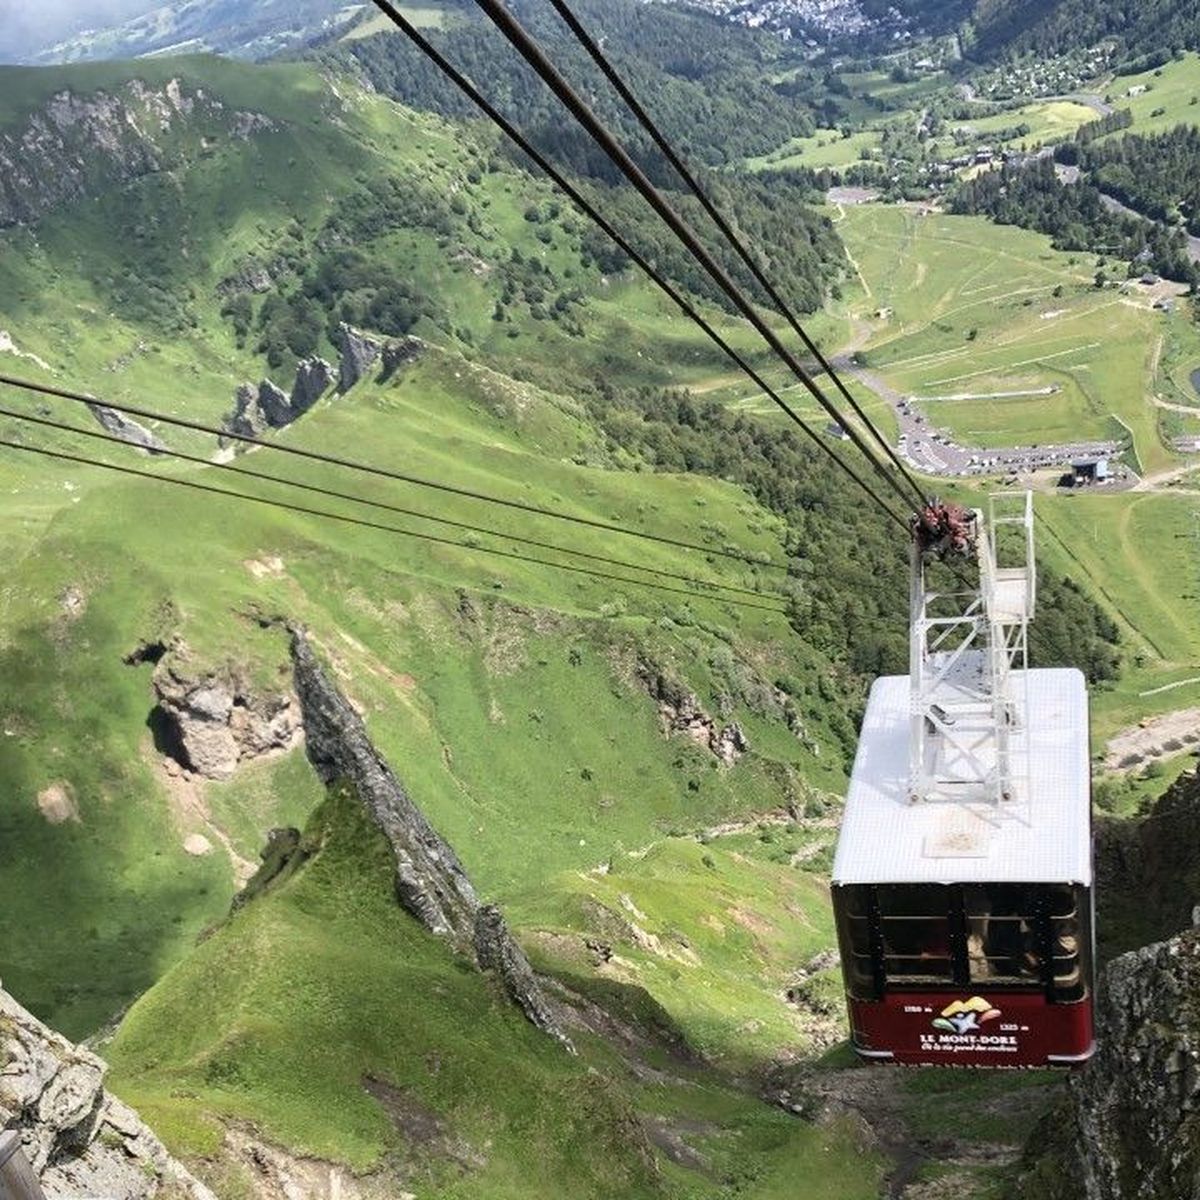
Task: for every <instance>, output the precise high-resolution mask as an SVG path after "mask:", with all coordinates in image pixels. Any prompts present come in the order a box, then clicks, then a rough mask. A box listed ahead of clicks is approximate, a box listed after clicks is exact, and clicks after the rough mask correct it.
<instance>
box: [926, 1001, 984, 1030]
mask: <svg viewBox="0 0 1200 1200" xmlns="http://www.w3.org/2000/svg"><path fill="white" fill-rule="evenodd" d="M999 1015H1000V1010H999V1009H998V1008H993V1007H992V1005H991V1003H990V1002H989V1001H987V1000H985V999H984V998H983V997H982V996H972V997H971V999H970V1000H955V1001H954V1003H953V1004H947V1005H946V1007H945V1008H943V1009H942V1011H941V1015H940V1016H936V1017H934V1018H933V1027H934V1029H944V1030H946V1032H947V1033H978V1032H979V1030H980V1029H981V1028H982V1027H983V1025H985V1024H986V1023H987V1022H988V1021H994V1020H995V1019H996V1018H997V1017H998V1016H999Z"/></svg>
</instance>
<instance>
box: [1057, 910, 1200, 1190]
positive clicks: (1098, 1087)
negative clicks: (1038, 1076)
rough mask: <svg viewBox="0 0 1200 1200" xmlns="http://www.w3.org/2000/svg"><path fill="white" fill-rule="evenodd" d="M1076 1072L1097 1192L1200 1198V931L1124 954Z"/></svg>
mask: <svg viewBox="0 0 1200 1200" xmlns="http://www.w3.org/2000/svg"><path fill="white" fill-rule="evenodd" d="M1097 1017H1098V1027H1099V1031H1100V1036H1099V1048H1098V1050H1097V1053H1096V1056H1095V1057H1094V1058H1093V1059H1092V1061H1091V1063H1089V1064H1088V1066H1087V1068H1086V1069H1085V1070H1084V1071H1083V1072H1081V1073H1080V1074H1079V1075H1077V1076H1073V1077H1072V1079H1071V1081H1070V1090H1071V1098H1072V1102H1073V1103H1072V1113H1073V1119H1074V1122H1075V1125H1076V1130H1075V1135H1076V1136H1075V1137H1074V1138H1073V1139H1072V1140H1073V1141H1074V1143H1075V1145H1076V1146H1077V1148H1078V1153H1079V1155H1080V1159H1081V1163H1082V1176H1083V1185H1084V1192H1085V1195H1086V1196H1087V1200H1166V1198H1167V1197H1170V1198H1171V1200H1200V933H1196V932H1188V933H1184V934H1180V935H1179V936H1178V937H1174V938H1171V939H1170V940H1169V941H1166V942H1159V943H1157V944H1155V945H1153V946H1145V947H1143V948H1142V949H1141V950H1135V951H1133V952H1131V953H1129V954H1124V955H1122V956H1121V957H1120V958H1118V959H1115V960H1114V961H1113V962H1112V963H1111V964H1110V965H1109V967H1108V970H1107V971H1106V972H1105V976H1104V980H1103V986H1102V987H1101V988H1100V996H1099V1005H1098V1011H1097Z"/></svg>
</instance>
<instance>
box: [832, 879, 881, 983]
mask: <svg viewBox="0 0 1200 1200" xmlns="http://www.w3.org/2000/svg"><path fill="white" fill-rule="evenodd" d="M833 897H834V908H835V911H836V913H837V922H838V939H839V941H840V943H841V951H842V962H843V964H844V965H845V972H844V974H845V979H846V989H847V991H848V992H849V993H850V995H851V996H853V997H854V998H855V999H857V1000H878V999H879V998H880V991H879V984H878V975H877V972H876V970H875V963H874V958H873V955H872V953H871V889H870V888H869V887H865V886H863V885H861V884H859V885H852V886H849V887H838V888H834V889H833Z"/></svg>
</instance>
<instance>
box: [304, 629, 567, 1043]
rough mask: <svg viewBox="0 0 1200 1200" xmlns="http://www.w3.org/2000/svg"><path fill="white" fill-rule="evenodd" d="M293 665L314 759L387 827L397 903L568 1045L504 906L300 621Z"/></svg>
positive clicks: (316, 766) (318, 767)
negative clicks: (491, 897)
mask: <svg viewBox="0 0 1200 1200" xmlns="http://www.w3.org/2000/svg"><path fill="white" fill-rule="evenodd" d="M292 669H293V677H294V679H295V687H296V695H297V696H298V697H299V700H300V708H301V711H302V713H303V717H304V735H305V748H306V751H307V753H308V759H309V762H311V763H312V765H313V769H314V770H315V771H316V772H317V774H318V775H319V776H320V777H321V779H322V780H324V781H325V783H326V784H332V783H334V782H339V781H340V782H346V783H349V784H350V785H351V786H352V787H353V788H354V790H355V792H356V793H357V795H358V797H359V798H360V799H361V800H362V802H363V804H364V805H365V806H366V809H367V812H368V813H369V814H370V816H371V818H372V820H373V821H374V822H375V824H376V825H378V826H379V828H380V830H382V832H383V834H384V836H385V837H386V838H387V840H388V843H389V844H390V845H391V848H392V856H393V860H394V862H395V865H396V877H395V881H396V896H397V898H398V899H399V901H400V904H401V905H402V906H403V907H404V908H405V909H406V910H407V911H408V912H409V913H411V914H412V916H414V917H415V918H416V919H417V920H418V921H420V922H421V924H422V925H424V926H425V928H426V929H428V930H430V932H432V933H435V934H437V935H439V936H441V937H446V938H449V939H451V940H452V941H453V942H454V943H455V944H456V945H457V946H458V948H459V949H460V950H462V951H464V952H468V953H470V954H471V955H472V956H473V958H474V959H475V962H476V964H477V965H478V966H479V967H480V969H481V970H484V971H495V972H496V974H497V975H498V976H499V978H500V980H501V981H502V983H503V985H504V989H505V991H506V992H507V994H508V996H509V997H510V998H511V999H512V1000H513V1002H514V1003H515V1004H516V1005H517V1006H518V1007H519V1008H520V1009H521V1011H522V1012H523V1013H524V1014H525V1016H526V1017H527V1018H528V1019H529V1020H530V1021H531V1022H532V1023H533V1024H534V1025H536V1026H537V1028H539V1029H541V1030H543V1031H544V1032H546V1033H548V1034H550V1035H551V1036H552V1037H554V1038H556V1039H557V1040H558V1041H560V1042H561V1043H562V1044H563V1045H564V1046H567V1047H571V1041H570V1039H569V1038H568V1037H567V1035H566V1034H565V1033H564V1032H563V1031H562V1028H561V1026H560V1025H559V1023H558V1021H557V1019H556V1018H555V1016H554V1012H553V1009H552V1007H551V1005H550V1004H549V1002H548V1001H547V1000H546V997H545V994H544V992H543V990H542V987H541V985H540V983H539V982H538V979H537V976H536V975H534V973H533V969H532V968H531V967H530V965H529V960H528V959H527V958H526V957H525V954H524V952H523V951H522V950H521V947H520V946H519V945H518V944H517V942H516V939H514V938H513V936H512V934H511V933H510V932H509V929H508V926H507V925H506V924H505V922H504V918H503V916H501V914H500V911H499V910H498V909H497V908H496V907H495V906H494V905H481V904H480V902H479V898H478V896H477V895H476V892H475V888H474V886H473V885H472V883H471V881H470V879H469V878H468V877H467V873H466V870H465V869H464V868H463V865H462V863H461V862H460V861H459V859H458V855H456V854H455V853H454V850H453V848H452V847H451V846H450V844H449V843H448V842H447V841H446V840H445V839H444V838H443V837H442V836H441V835H440V834H439V833H438V832H437V830H435V829H434V828H433V826H432V825H430V824H429V822H428V821H427V820H426V819H425V815H424V813H422V812H421V810H420V809H419V808H418V807H417V806H416V804H414V803H413V801H412V799H411V797H410V796H409V795H408V793H407V792H406V791H405V790H404V787H403V786H402V784H401V783H400V781H399V780H398V779H397V778H396V776H395V775H394V774H393V773H392V769H391V767H389V766H388V764H387V762H386V761H385V760H384V758H383V756H382V755H381V754H380V753H379V751H378V750H376V749H375V746H374V745H373V744H372V742H371V739H370V737H369V735H368V734H367V730H366V726H365V725H364V724H363V722H362V718H361V717H360V716H359V715H358V713H357V712H355V710H354V708H353V707H352V705H351V704H350V702H349V701H348V700H347V699H346V698H345V696H343V695H342V693H341V692H340V691H339V690H338V688H337V687H336V685H335V684H334V683H333V682H332V681H331V680H330V678H329V676H328V675H327V674H326V673H325V670H324V669H323V668H322V666H321V664H320V663H319V662H318V661H317V658H316V656H315V655H314V654H313V651H312V647H311V646H310V645H309V641H308V638H307V637H306V636H305V635H304V633H303V631H302V630H299V629H293V630H292Z"/></svg>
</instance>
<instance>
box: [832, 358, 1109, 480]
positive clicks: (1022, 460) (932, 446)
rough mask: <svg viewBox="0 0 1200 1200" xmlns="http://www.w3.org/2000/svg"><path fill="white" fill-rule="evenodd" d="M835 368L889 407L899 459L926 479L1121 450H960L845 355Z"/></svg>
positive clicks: (1075, 445) (1020, 469)
mask: <svg viewBox="0 0 1200 1200" xmlns="http://www.w3.org/2000/svg"><path fill="white" fill-rule="evenodd" d="M833 366H834V368H835V369H836V370H837V371H838V372H839V373H841V374H844V375H848V376H849V377H850V378H852V379H855V380H857V381H858V382H859V383H861V384H862V385H863V387H865V388H868V389H869V390H870V391H872V392H874V393H875V394H876V395H877V396H879V397H880V398H881V399H883V400H886V401H887V402H888V404H890V405H891V406H892V410H893V411H894V412H895V414H896V420H897V422H898V423H899V426H900V441H899V445H900V452H901V454H902V455H903V457H904V458H906V459H907V460H908V461H909V462H910V463H911V464H912V465H913V466H914V467H916V468H917V470H919V471H922V472H923V473H925V474H927V475H944V476H972V475H1000V474H1004V475H1025V474H1029V473H1031V472H1033V471H1036V470H1039V469H1041V468H1044V467H1054V466H1063V467H1067V466H1070V464H1071V463H1072V462H1078V461H1079V460H1080V459H1083V458H1106V457H1115V456H1116V455H1117V454H1118V453H1119V451H1120V449H1121V446H1120V443H1119V442H1112V441H1110V442H1071V443H1069V444H1066V445H1053V446H1041V445H1035V446H1010V447H1007V448H1004V449H999V450H982V449H977V448H973V447H971V446H960V445H959V444H958V443H957V442H955V441H954V440H953V438H952V437H951V435H950V433H949V431H947V430H944V429H939V428H938V427H937V426H936V425H934V424H932V423H931V422H930V421H929V419H928V417H927V416H926V415H925V413H924V412H923V411H922V410H921V409H920V408H919V407H918V405H917V403H915V402H914V401H913V399H912V398H911V397H909V396H904V395H902V394H901V393H900V392H898V391H896V389H895V388H894V387H892V386H891V385H890V384H889V383H887V381H886V380H884V379H883V378H882V377H881V376H879V375H876V374H875V372H874V371H870V370H868V369H867V368H865V367H862V366H859V365H858V364H857V363H855V362H854V361H853V360H852V359H851V358H850V356H849V355H842V356H841V357H839V358H835V359H834V360H833Z"/></svg>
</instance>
